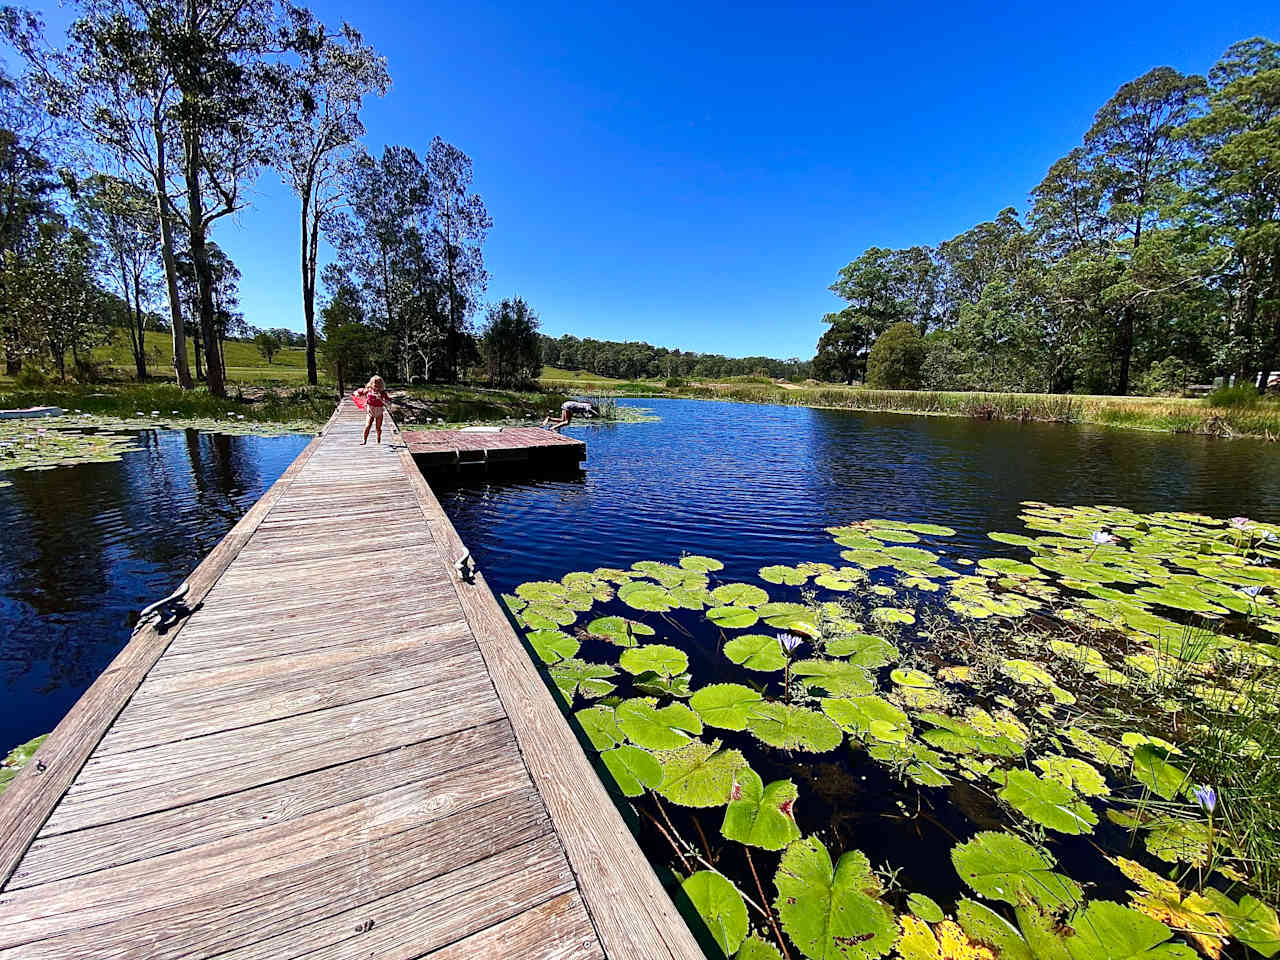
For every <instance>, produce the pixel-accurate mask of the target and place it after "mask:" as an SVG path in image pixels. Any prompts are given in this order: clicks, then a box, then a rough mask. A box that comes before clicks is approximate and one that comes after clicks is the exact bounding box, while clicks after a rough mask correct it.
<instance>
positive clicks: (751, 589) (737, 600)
mask: <svg viewBox="0 0 1280 960" xmlns="http://www.w3.org/2000/svg"><path fill="white" fill-rule="evenodd" d="M711 599H712V600H714V601H715V602H716V603H717V604H718V605H719V606H722V607H729V606H734V607H758V606H760V604H762V603H767V602H768V600H769V594H767V593H765V591H763V590H761V589H760V588H759V587H757V586H753V585H752V584H750V583H726V584H723V585H722V586H719V587H716V588H715V589H714V590H712V591H711Z"/></svg>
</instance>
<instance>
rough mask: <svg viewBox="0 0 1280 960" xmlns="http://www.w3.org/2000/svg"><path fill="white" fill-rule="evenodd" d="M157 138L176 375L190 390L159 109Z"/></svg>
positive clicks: (162, 234)
mask: <svg viewBox="0 0 1280 960" xmlns="http://www.w3.org/2000/svg"><path fill="white" fill-rule="evenodd" d="M153 122H154V125H153V127H152V129H153V130H154V131H155V137H156V182H155V188H156V212H157V214H158V215H159V217H160V259H161V261H162V262H163V263H164V285H165V291H166V293H168V295H169V323H170V324H171V325H172V327H173V372H174V375H175V376H176V377H177V378H178V386H179V387H181V388H182V389H183V390H190V389H191V388H192V387H194V386H195V384H194V383H193V382H192V380H191V367H190V366H188V365H187V331H186V328H185V327H184V326H183V325H182V295H181V294H180V293H179V292H178V263H177V261H176V260H175V259H174V256H173V224H171V223H170V222H169V197H168V194H167V192H166V190H167V184H168V180H167V174H166V173H165V152H164V149H165V142H164V125H163V123H162V122H161V120H160V117H159V113H158V108H157V114H156V116H155V117H154V118H153Z"/></svg>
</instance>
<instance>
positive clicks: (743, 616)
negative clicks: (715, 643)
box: [707, 607, 760, 630]
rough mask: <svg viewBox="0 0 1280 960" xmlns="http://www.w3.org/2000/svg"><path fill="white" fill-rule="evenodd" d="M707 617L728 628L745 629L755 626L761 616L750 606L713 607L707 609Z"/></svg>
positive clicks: (719, 625) (718, 625) (717, 624)
mask: <svg viewBox="0 0 1280 960" xmlns="http://www.w3.org/2000/svg"><path fill="white" fill-rule="evenodd" d="M707 619H708V620H710V621H711V622H712V623H714V624H715V625H716V626H717V627H723V628H724V629H726V630H745V629H746V628H747V627H754V626H755V625H756V621H758V620H759V619H760V617H759V616H758V615H757V614H756V612H755V611H754V610H752V609H751V608H750V607H713V608H712V609H710V610H708V611H707Z"/></svg>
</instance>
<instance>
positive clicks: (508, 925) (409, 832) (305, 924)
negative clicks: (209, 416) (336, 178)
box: [0, 402, 700, 960]
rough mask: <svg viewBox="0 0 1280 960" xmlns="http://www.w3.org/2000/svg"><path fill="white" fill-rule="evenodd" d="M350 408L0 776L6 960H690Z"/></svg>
mask: <svg viewBox="0 0 1280 960" xmlns="http://www.w3.org/2000/svg"><path fill="white" fill-rule="evenodd" d="M362 427H363V417H362V416H361V415H360V414H359V412H358V411H356V410H355V409H354V407H352V405H351V404H350V403H349V402H344V403H342V404H340V405H339V407H338V409H337V411H335V414H334V417H333V418H332V419H331V420H330V422H329V424H328V425H327V427H326V429H325V431H324V433H323V434H322V435H321V437H319V438H317V439H316V441H314V442H313V443H312V444H310V445H309V446H308V447H307V449H306V450H305V451H304V452H303V454H302V455H301V456H299V458H298V459H297V460H296V461H295V462H294V463H293V464H292V465H291V466H290V467H289V469H288V470H287V471H286V472H285V474H284V475H283V476H282V477H281V479H280V480H279V481H278V482H277V483H276V484H274V485H273V486H272V487H271V489H270V490H269V491H268V493H267V494H266V495H264V497H263V498H262V500H260V501H259V503H258V504H256V505H255V506H254V507H253V508H252V509H251V510H250V511H249V513H248V514H246V516H245V518H244V519H243V520H242V521H241V522H240V523H239V524H237V526H236V527H235V528H234V529H233V530H232V533H231V534H229V535H228V537H227V538H226V539H224V540H223V542H222V543H220V544H219V545H218V546H217V547H216V548H215V549H214V551H213V552H212V553H211V554H210V555H209V557H207V558H206V560H205V561H204V562H203V563H202V564H201V565H200V567H199V568H197V570H196V572H195V573H193V575H192V579H191V589H192V594H191V595H192V598H193V600H194V601H195V609H194V611H193V612H192V613H191V614H190V615H189V616H188V617H187V618H186V619H185V620H184V621H183V622H182V623H181V624H179V625H178V627H177V628H176V629H171V630H170V631H169V633H168V634H165V635H163V636H162V635H156V634H154V632H153V634H152V635H148V634H147V633H146V631H140V632H139V634H138V636H136V637H135V638H134V640H133V641H132V642H131V643H130V644H129V645H128V646H127V647H126V648H125V650H124V651H122V653H121V655H120V657H118V658H117V661H116V662H115V663H113V664H112V666H111V667H110V668H109V669H108V671H107V672H106V673H104V675H103V677H101V678H99V681H98V682H97V683H95V685H94V686H93V687H92V688H90V691H89V693H87V694H86V696H85V698H84V699H83V700H82V701H81V702H80V703H79V704H77V705H76V707H75V708H74V709H73V710H72V712H71V714H69V715H68V718H67V720H66V721H64V722H63V724H60V725H59V727H58V729H57V730H56V731H55V732H54V734H53V735H52V736H51V737H50V739H49V741H48V742H47V743H46V746H45V748H44V749H42V750H41V751H40V753H39V754H38V755H37V756H38V757H39V758H41V759H42V761H43V762H44V763H45V769H44V770H43V771H37V772H35V773H33V772H31V771H32V767H30V766H29V767H28V768H27V770H26V771H24V772H23V774H22V775H20V776H19V777H18V778H17V779H16V780H15V782H14V784H13V785H12V786H11V787H10V788H9V791H7V792H6V793H5V794H4V795H3V797H2V798H0V823H3V825H4V834H3V837H2V838H0V855H3V856H4V857H5V858H6V860H5V861H4V863H5V864H7V869H6V873H5V876H4V883H3V891H2V892H0V958H7V957H22V958H24V960H55V958H56V960H73V958H74V960H81V958H86V957H94V958H103V960H114V958H126V957H127V958H134V957H147V958H155V960H167V958H196V957H201V958H203V957H214V956H217V957H222V958H224V960H227V958H235V960H252V958H261V960H266V958H271V960H276V958H280V960H290V958H301V957H308V958H311V960H321V958H329V960H343V958H350V960H354V958H357V957H378V958H391V960H395V958H403V960H409V958H414V957H422V956H442V957H454V958H458V957H468V958H471V957H499V956H503V957H509V956H519V957H529V958H564V960H570V958H601V957H604V956H605V955H606V954H607V955H609V956H613V957H618V958H632V957H646V958H651V957H652V958H662V957H673V958H674V957H680V958H682V960H683V958H685V957H690V958H692V957H696V956H700V954H698V953H697V952H696V945H695V946H694V947H693V948H692V950H687V949H686V947H685V942H686V940H688V942H689V943H692V938H691V937H690V936H689V934H688V931H687V929H686V928H685V926H684V923H683V921H682V920H681V919H680V917H679V915H678V914H676V912H675V910H674V907H672V905H671V903H670V901H669V900H668V899H667V898H666V895H665V893H663V892H662V889H661V887H660V885H659V884H658V882H657V878H656V877H655V876H654V875H653V872H652V870H651V869H650V868H649V866H648V864H647V863H646V862H645V861H644V859H643V857H642V856H641V854H640V852H639V849H638V848H637V847H636V845H635V842H634V840H633V838H632V837H631V836H630V834H629V833H627V832H626V830H625V827H623V826H622V824H621V820H620V818H619V817H618V814H617V811H616V810H615V809H614V808H613V806H612V805H611V803H610V801H609V799H608V796H607V794H606V793H605V791H604V789H603V787H602V786H601V784H600V783H599V781H598V780H596V779H595V775H594V773H593V772H592V771H591V768H590V765H589V764H588V763H587V760H586V758H585V756H584V755H583V754H582V753H581V751H580V749H579V748H578V745H577V742H576V740H575V739H574V738H573V735H572V733H571V732H570V731H569V728H568V726H567V725H566V723H565V721H564V718H563V717H562V716H561V715H560V714H559V712H558V710H557V709H556V707H555V704H554V702H553V701H552V700H551V699H550V696H549V694H548V693H547V691H546V689H545V687H543V686H542V684H541V681H540V680H539V678H538V674H537V671H536V669H535V668H534V666H533V664H532V663H531V662H530V661H529V660H528V658H527V657H526V656H525V654H524V651H523V649H522V648H521V647H520V644H519V641H518V639H517V638H516V637H515V635H514V634H513V633H512V632H511V630H510V627H509V626H508V625H507V624H506V621H505V619H504V618H503V617H502V614H501V611H500V610H499V609H498V607H497V603H496V601H495V600H494V598H493V596H492V594H490V593H489V592H488V589H487V588H485V587H484V586H483V584H482V583H481V584H479V585H477V586H476V587H467V588H465V589H464V590H462V591H459V589H458V588H457V586H456V584H455V578H454V571H453V567H452V559H453V558H454V557H456V556H458V555H459V554H460V544H458V543H457V534H456V533H455V532H454V531H453V528H452V526H451V525H449V524H448V521H447V519H444V518H443V513H442V512H439V504H438V502H436V501H435V498H434V497H433V496H432V495H431V492H430V489H429V488H428V487H427V485H426V483H425V481H424V480H423V479H422V476H421V474H420V473H419V472H418V470H417V468H416V466H415V464H414V461H413V459H412V457H411V456H410V454H409V452H408V450H407V448H406V447H405V445H404V443H403V441H402V439H401V437H400V434H399V431H398V430H397V429H396V427H395V425H394V424H393V423H389V424H388V429H387V430H386V432H385V435H386V436H387V438H388V439H389V440H390V441H391V442H390V443H389V444H387V445H385V446H381V447H378V446H374V445H369V446H361V445H359V442H358V440H359V436H360V433H361V429H362ZM508 708H510V709H508ZM509 714H510V715H509ZM513 722H514V724H515V726H514V729H513ZM538 740H542V741H545V742H543V743H541V744H539V743H537V742H535V741H538ZM50 744H53V747H54V749H53V750H52V751H51V750H50V746H49V745H50ZM553 766H554V767H555V773H554V775H553V772H552V768H553ZM573 795H578V797H579V799H574V798H573ZM572 817H579V818H580V820H579V822H577V823H571V822H570V820H569V818H572ZM593 873H594V875H592V874H593ZM606 889H608V897H609V898H612V900H613V901H614V902H613V903H612V904H607V903H606V902H605V897H606V893H605V891H606Z"/></svg>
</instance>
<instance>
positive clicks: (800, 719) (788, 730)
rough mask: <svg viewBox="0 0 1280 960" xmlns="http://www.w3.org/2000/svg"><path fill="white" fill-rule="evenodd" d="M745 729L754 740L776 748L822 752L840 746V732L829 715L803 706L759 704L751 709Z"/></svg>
mask: <svg viewBox="0 0 1280 960" xmlns="http://www.w3.org/2000/svg"><path fill="white" fill-rule="evenodd" d="M747 730H748V731H749V732H750V733H751V734H752V735H753V736H755V737H756V738H757V739H758V740H761V741H763V742H764V743H767V744H768V745H769V746H771V747H777V748H778V749H780V750H806V751H808V752H810V753H825V752H826V751H828V750H834V749H835V748H836V747H838V746H840V744H841V742H843V740H844V734H843V733H841V732H840V728H839V727H837V726H836V725H835V723H834V722H832V721H831V720H830V719H829V718H827V717H825V716H823V715H822V714H821V713H818V712H817V711H816V710H810V709H808V708H806V707H797V706H794V705H792V704H785V703H760V704H756V705H755V706H753V707H752V708H751V714H750V716H749V717H748V718H747Z"/></svg>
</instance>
